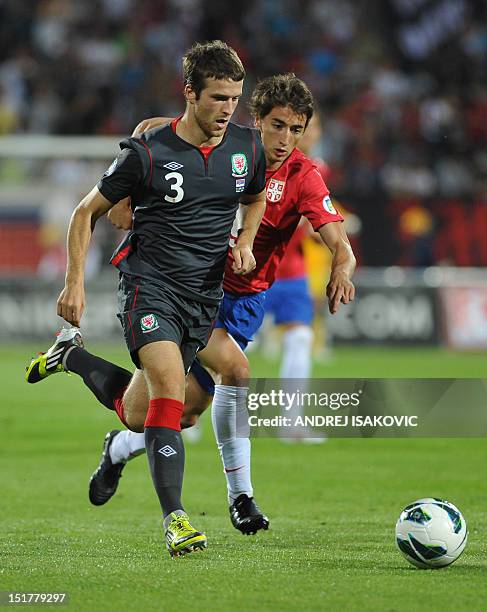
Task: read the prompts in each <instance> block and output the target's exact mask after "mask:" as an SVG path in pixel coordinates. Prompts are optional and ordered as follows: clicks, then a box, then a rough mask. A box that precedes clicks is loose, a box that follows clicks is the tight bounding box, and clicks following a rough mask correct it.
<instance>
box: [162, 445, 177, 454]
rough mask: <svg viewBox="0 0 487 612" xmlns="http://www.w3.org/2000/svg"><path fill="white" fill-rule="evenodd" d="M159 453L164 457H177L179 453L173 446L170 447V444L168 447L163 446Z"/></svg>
mask: <svg viewBox="0 0 487 612" xmlns="http://www.w3.org/2000/svg"><path fill="white" fill-rule="evenodd" d="M157 452H158V453H161V455H164V457H171V455H177V451H175V450H174V448H173V447H172V446H169V444H166V446H163V447H162V448H160V449H159V450H158V451H157Z"/></svg>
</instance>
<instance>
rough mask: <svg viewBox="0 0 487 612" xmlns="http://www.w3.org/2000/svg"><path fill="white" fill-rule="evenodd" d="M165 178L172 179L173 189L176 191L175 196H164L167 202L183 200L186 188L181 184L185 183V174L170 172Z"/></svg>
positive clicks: (173, 202)
mask: <svg viewBox="0 0 487 612" xmlns="http://www.w3.org/2000/svg"><path fill="white" fill-rule="evenodd" d="M164 178H165V179H166V181H171V191H174V192H176V195H175V196H168V195H166V196H164V199H165V200H166V202H171V204H177V203H178V202H181V200H182V199H183V198H184V190H183V189H181V185H182V184H183V175H182V174H181V173H180V172H169V174H166V175H165V177H164ZM172 181H174V182H172Z"/></svg>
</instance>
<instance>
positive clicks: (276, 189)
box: [266, 179, 286, 202]
mask: <svg viewBox="0 0 487 612" xmlns="http://www.w3.org/2000/svg"><path fill="white" fill-rule="evenodd" d="M285 185H286V181H278V180H276V179H271V180H270V181H269V184H268V185H267V191H266V198H267V199H268V200H269V202H279V200H280V199H281V198H282V194H283V193H284V187H285Z"/></svg>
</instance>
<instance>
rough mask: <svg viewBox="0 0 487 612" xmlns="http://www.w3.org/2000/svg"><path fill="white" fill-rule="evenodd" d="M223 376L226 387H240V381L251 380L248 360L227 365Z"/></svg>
mask: <svg viewBox="0 0 487 612" xmlns="http://www.w3.org/2000/svg"><path fill="white" fill-rule="evenodd" d="M221 374H222V383H223V384H224V385H238V384H239V382H240V381H244V380H248V379H249V378H250V367H249V362H248V361H247V358H245V359H240V360H238V361H231V362H228V363H226V364H225V367H224V369H223V371H222V372H221Z"/></svg>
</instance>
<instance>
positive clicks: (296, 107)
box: [249, 72, 314, 126]
mask: <svg viewBox="0 0 487 612" xmlns="http://www.w3.org/2000/svg"><path fill="white" fill-rule="evenodd" d="M276 106H283V107H287V106H288V107H289V108H291V109H292V110H293V111H294V112H295V113H296V114H297V115H304V116H305V117H306V126H307V125H308V123H309V121H310V119H311V117H312V116H313V110H314V100H313V94H312V93H311V92H310V90H309V89H308V86H307V85H306V83H304V81H302V80H301V79H298V77H297V76H296V75H295V74H293V73H292V72H288V73H287V74H276V75H274V76H270V77H267V78H265V79H262V80H261V81H259V82H258V83H257V85H256V87H255V89H254V91H253V93H252V97H251V99H250V103H249V108H250V112H251V113H252V115H253V117H254V118H255V119H263V118H264V117H265V116H266V115H268V114H269V113H270V112H271V111H272V109H273V108H275V107H276Z"/></svg>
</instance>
